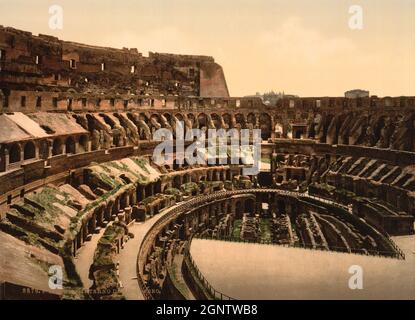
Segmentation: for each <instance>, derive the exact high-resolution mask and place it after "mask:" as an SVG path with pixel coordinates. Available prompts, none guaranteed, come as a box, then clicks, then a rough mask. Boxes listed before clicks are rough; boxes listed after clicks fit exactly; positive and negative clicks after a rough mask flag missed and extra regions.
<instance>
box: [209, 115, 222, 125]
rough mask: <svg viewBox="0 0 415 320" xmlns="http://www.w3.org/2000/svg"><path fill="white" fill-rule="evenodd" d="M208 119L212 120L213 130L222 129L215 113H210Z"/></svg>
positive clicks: (218, 117)
mask: <svg viewBox="0 0 415 320" xmlns="http://www.w3.org/2000/svg"><path fill="white" fill-rule="evenodd" d="M210 117H211V118H212V122H213V124H214V125H215V128H216V129H220V128H221V127H222V125H221V119H220V116H219V115H218V114H217V113H212V114H211V116H210Z"/></svg>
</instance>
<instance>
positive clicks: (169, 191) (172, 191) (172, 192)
mask: <svg viewBox="0 0 415 320" xmlns="http://www.w3.org/2000/svg"><path fill="white" fill-rule="evenodd" d="M164 193H165V194H169V195H174V196H178V195H180V194H181V192H180V190H179V189H177V188H167V189H166V190H164Z"/></svg>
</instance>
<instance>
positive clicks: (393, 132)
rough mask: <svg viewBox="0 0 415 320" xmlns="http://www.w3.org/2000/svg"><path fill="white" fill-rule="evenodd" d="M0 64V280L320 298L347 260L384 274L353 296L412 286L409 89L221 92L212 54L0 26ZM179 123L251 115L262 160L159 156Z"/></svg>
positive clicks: (10, 294) (24, 288) (86, 293)
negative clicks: (383, 92)
mask: <svg viewBox="0 0 415 320" xmlns="http://www.w3.org/2000/svg"><path fill="white" fill-rule="evenodd" d="M0 69H1V72H0V213H1V222H0V248H1V249H0V283H1V287H2V288H1V290H0V293H1V294H2V295H3V296H2V298H5V299H147V300H153V299H188V300H192V299H212V300H218V299H223V300H226V299H244V298H258V297H261V298H265V299H273V298H282V299H284V298H292V297H294V298H303V297H312V298H319V297H328V296H330V294H333V292H331V291H330V287H331V285H330V284H327V283H326V282H325V281H329V283H331V284H332V285H333V286H336V281H337V280H338V279H339V277H340V276H339V275H338V274H337V273H339V272H340V271H339V270H340V269H341V268H343V267H344V266H345V265H346V264H347V265H348V266H349V265H350V264H359V263H361V264H363V265H365V266H367V268H372V269H373V270H374V271H373V273H372V276H368V281H372V282H373V283H378V282H382V283H383V286H382V285H381V286H374V288H372V291H370V288H369V289H368V290H366V291H365V292H366V293H361V296H359V297H362V298H367V297H368V295H369V296H373V295H374V293H373V292H376V295H375V296H377V297H380V298H390V297H395V298H396V297H398V298H399V297H402V298H412V299H413V298H415V273H414V270H415V269H414V267H415V256H414V251H413V243H414V240H415V238H414V217H415V140H414V139H413V137H414V133H415V127H414V126H415V97H377V96H370V97H365V98H345V97H309V98H305V97H301V98H300V97H298V98H292V97H290V98H283V99H280V100H279V101H278V103H277V105H276V106H275V107H271V106H268V105H266V104H264V103H263V102H262V100H261V99H260V98H256V97H230V96H229V91H228V88H227V83H226V80H225V75H224V71H223V69H222V67H221V66H220V65H219V64H218V63H216V62H215V60H214V58H213V57H209V56H190V55H176V54H164V53H152V52H150V54H149V55H148V57H145V56H143V55H142V54H141V53H140V52H138V50H137V49H127V48H123V49H113V48H104V47H96V46H89V45H85V44H79V43H74V42H67V41H62V40H59V39H58V38H55V37H52V36H48V35H38V36H35V35H33V34H32V33H30V32H25V31H20V30H16V29H13V28H9V27H1V28H0ZM179 123H183V124H184V130H185V131H186V132H187V131H189V130H190V129H194V128H197V129H202V131H203V132H205V131H206V130H207V129H236V130H238V131H239V130H242V129H248V130H250V131H252V130H253V129H260V130H261V139H262V142H261V161H260V163H261V167H260V172H259V173H258V174H257V175H253V176H246V175H243V169H244V167H245V166H246V164H244V163H243V162H242V161H240V162H239V163H236V164H223V163H222V162H221V161H219V160H220V159H219V158H215V161H214V163H209V164H206V165H201V164H188V163H187V162H184V163H182V162H180V161H177V157H178V155H179V153H178V152H176V149H174V152H173V156H174V158H175V161H174V162H173V164H170V165H158V164H156V163H155V162H154V161H153V158H152V154H153V151H154V149H155V147H156V146H157V145H158V144H159V143H160V142H159V141H155V140H154V139H153V134H154V133H155V132H156V130H158V129H160V128H166V129H172V130H173V129H176V128H177V126H178V124H179ZM189 144H190V143H189ZM229 156H230V155H229ZM226 250H227V251H226ZM302 259H303V260H302ZM301 261H307V265H309V266H315V267H314V269H315V270H316V271H315V274H314V273H313V274H312V275H311V274H310V273H312V272H311V271H310V270H307V266H305V265H304V263H303V264H301ZM354 262H355V263H354ZM348 263H349V264H348ZM238 265H239V266H238ZM240 265H244V266H245V268H241V267H240ZM276 266H278V267H277V268H276ZM337 266H341V267H337ZM325 268H326V269H327V270H328V271H327V272H329V275H330V276H332V279H331V280H330V279H329V280H327V279H326V280H322V279H323V278H327V275H322V274H319V270H321V269H325ZM336 268H337V269H336ZM339 268H340V269H339ZM385 268H386V269H387V270H389V271H390V272H392V271H393V272H395V273H396V275H397V276H396V277H395V278H394V281H389V282H388V280H380V279H381V277H380V275H379V274H381V273H382V272H385ZM310 269H311V267H310ZM372 269H371V270H372ZM51 270H52V271H51ZM53 270H55V273H54V276H56V277H57V279H58V280H59V275H60V276H61V277H62V278H61V280H62V281H61V283H59V281H58V282H56V283H53V284H55V285H56V287H54V286H53V285H52V286H51V285H50V279H51V272H52V274H53V272H54V271H53ZM56 270H57V271H56ZM336 272H337V273H336ZM341 273H342V277H343V278H344V279H348V277H349V276H350V274H348V273H347V269H344V270H343V269H341ZM223 276H226V277H227V279H228V280H224V279H223V278H221V277H223ZM343 278H341V277H340V280H338V281H340V282H341V281H343V280H344V279H343ZM307 279H309V280H310V279H314V280H310V281H308V282H307ZM333 279H337V280H333ZM313 281H314V282H313ZM344 281H346V282H347V280H344ZM260 284H261V286H263V287H264V289H263V290H257V289H256V288H257V287H258V286H259V285H260ZM244 285H245V287H244ZM279 286H280V287H283V288H284V287H285V288H286V291H285V293H286V295H284V292H281V291H278V293H277V290H276V288H277V287H279ZM345 286H346V284H345ZM259 291H260V292H259ZM294 291H295V292H297V293H296V294H297V295H295V292H294ZM299 291H301V292H303V296H301V295H299V293H298V292H299ZM336 292H337V294H338V295H337V296H336V295H334V297H342V296H341V295H342V294H345V295H346V293H344V292H343V291H342V290H337V291H336ZM330 297H332V296H330Z"/></svg>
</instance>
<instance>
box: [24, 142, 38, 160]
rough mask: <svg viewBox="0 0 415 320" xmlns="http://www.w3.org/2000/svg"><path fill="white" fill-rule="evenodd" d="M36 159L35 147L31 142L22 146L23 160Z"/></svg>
mask: <svg viewBox="0 0 415 320" xmlns="http://www.w3.org/2000/svg"><path fill="white" fill-rule="evenodd" d="M34 158H36V146H35V144H34V143H33V142H32V141H28V142H27V143H26V144H25V146H24V160H29V159H34Z"/></svg>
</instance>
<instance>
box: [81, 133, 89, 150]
mask: <svg viewBox="0 0 415 320" xmlns="http://www.w3.org/2000/svg"><path fill="white" fill-rule="evenodd" d="M79 148H80V151H81V152H87V151H88V137H87V136H81V138H79Z"/></svg>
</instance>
